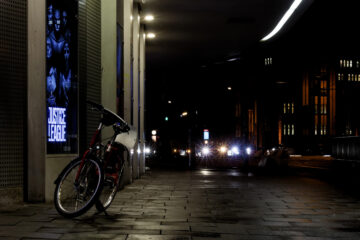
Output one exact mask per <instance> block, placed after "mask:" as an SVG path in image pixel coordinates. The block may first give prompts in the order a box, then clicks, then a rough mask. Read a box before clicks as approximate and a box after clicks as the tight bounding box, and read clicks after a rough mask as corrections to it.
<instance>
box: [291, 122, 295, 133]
mask: <svg viewBox="0 0 360 240" xmlns="http://www.w3.org/2000/svg"><path fill="white" fill-rule="evenodd" d="M291 135H293V136H294V135H295V125H294V124H292V125H291Z"/></svg>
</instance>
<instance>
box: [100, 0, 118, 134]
mask: <svg viewBox="0 0 360 240" xmlns="http://www.w3.org/2000/svg"><path fill="white" fill-rule="evenodd" d="M101 72H102V74H101V103H102V105H103V106H104V107H106V108H108V109H110V110H111V111H113V112H115V113H116V112H117V109H116V87H117V83H116V0H107V1H101ZM112 134H113V130H112V128H111V127H110V128H105V129H104V130H103V132H102V137H103V139H104V138H109V137H111V136H112Z"/></svg>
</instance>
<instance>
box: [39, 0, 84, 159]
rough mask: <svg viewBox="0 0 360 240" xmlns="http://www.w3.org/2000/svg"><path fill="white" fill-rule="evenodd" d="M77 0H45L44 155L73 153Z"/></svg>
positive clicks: (75, 97) (76, 87)
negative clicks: (45, 125) (45, 147)
mask: <svg viewBox="0 0 360 240" xmlns="http://www.w3.org/2000/svg"><path fill="white" fill-rule="evenodd" d="M77 4H78V1H77V0H47V1H46V7H47V9H46V108H47V113H46V119H47V129H46V131H47V153H49V154H61V153H76V152H77V145H78V144H77V136H78V135H77V132H78V127H77V123H78V116H77V112H78V79H77V72H78V67H77V55H78V53H77V26H78V21H77V12H78V5H77Z"/></svg>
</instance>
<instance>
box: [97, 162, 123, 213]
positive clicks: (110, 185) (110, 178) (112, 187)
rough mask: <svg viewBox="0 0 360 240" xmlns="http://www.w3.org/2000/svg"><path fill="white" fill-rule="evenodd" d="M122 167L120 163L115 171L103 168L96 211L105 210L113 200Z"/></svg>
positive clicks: (117, 188)
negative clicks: (101, 184) (101, 186)
mask: <svg viewBox="0 0 360 240" xmlns="http://www.w3.org/2000/svg"><path fill="white" fill-rule="evenodd" d="M123 168H124V165H123V164H122V166H121V169H120V170H119V171H118V172H116V173H107V172H106V170H105V180H104V184H103V189H102V191H101V194H100V196H99V201H98V202H96V204H95V206H96V208H97V210H98V211H100V212H102V211H104V210H106V209H107V208H108V207H109V206H110V205H111V203H112V201H113V200H114V198H115V195H116V193H117V192H118V190H119V185H120V180H121V176H122V173H123Z"/></svg>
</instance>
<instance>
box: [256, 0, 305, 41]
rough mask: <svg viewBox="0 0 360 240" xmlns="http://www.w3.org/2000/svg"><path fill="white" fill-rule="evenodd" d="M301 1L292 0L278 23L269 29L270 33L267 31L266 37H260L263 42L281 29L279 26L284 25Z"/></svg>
mask: <svg viewBox="0 0 360 240" xmlns="http://www.w3.org/2000/svg"><path fill="white" fill-rule="evenodd" d="M301 2H302V0H295V1H294V2H293V4H291V6H290V8H289V10H287V11H286V13H285V14H284V16H283V17H282V18H281V20H280V21H279V23H278V24H277V25H276V27H275V28H274V29H273V30H272V31H271V33H269V34H268V35H267V36H266V37H264V38H263V39H261V41H262V42H264V41H266V40H269V39H270V38H272V37H273V36H274V35H275V34H277V33H278V32H279V31H280V30H281V28H282V27H283V26H284V25H285V23H286V22H287V21H288V20H289V18H290V17H291V15H292V14H293V13H294V12H295V10H296V9H297V8H298V6H299V5H300V3H301Z"/></svg>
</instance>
